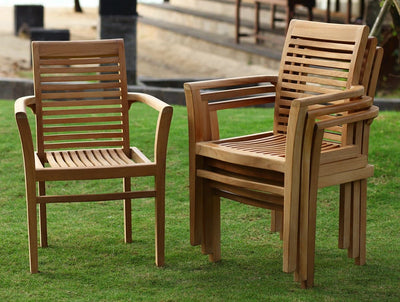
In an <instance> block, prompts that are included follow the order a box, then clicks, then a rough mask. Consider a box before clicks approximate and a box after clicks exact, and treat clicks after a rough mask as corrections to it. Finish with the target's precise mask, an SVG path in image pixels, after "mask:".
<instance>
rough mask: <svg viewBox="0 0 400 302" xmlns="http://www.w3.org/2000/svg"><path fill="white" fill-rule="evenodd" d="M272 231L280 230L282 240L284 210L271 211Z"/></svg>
mask: <svg viewBox="0 0 400 302" xmlns="http://www.w3.org/2000/svg"><path fill="white" fill-rule="evenodd" d="M271 232H273V233H275V232H279V237H280V239H281V240H282V235H283V212H282V211H276V210H272V211H271Z"/></svg>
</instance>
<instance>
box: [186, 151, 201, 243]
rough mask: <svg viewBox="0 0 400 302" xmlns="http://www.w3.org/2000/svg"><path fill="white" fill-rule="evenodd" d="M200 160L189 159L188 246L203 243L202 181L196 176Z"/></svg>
mask: <svg viewBox="0 0 400 302" xmlns="http://www.w3.org/2000/svg"><path fill="white" fill-rule="evenodd" d="M202 163H203V160H202V159H201V158H195V159H192V158H190V164H189V184H190V185H189V194H190V244H191V245H193V246H195V245H199V244H202V242H203V179H202V178H200V177H197V176H196V171H197V168H198V167H201V166H202Z"/></svg>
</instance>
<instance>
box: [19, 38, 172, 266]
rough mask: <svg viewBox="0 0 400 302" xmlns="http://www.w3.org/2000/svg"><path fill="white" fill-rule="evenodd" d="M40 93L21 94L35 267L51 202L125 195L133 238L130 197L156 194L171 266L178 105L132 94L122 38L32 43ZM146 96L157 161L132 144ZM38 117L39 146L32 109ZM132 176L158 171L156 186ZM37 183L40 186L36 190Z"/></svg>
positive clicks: (160, 243) (159, 243)
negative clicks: (171, 175) (171, 165)
mask: <svg viewBox="0 0 400 302" xmlns="http://www.w3.org/2000/svg"><path fill="white" fill-rule="evenodd" d="M32 53H33V72H34V85H35V88H34V89H35V95H34V96H27V97H22V98H20V99H18V100H17V101H16V103H15V117H16V121H17V125H18V129H19V134H20V138H21V143H22V152H23V158H24V167H25V183H26V203H27V212H28V235H29V255H30V270H31V272H32V273H37V272H38V238H37V205H39V213H40V216H39V217H40V243H41V246H42V247H46V246H47V245H48V243H47V224H46V205H47V204H51V203H64V202H88V201H103V200H119V199H122V200H124V212H125V216H124V218H125V241H126V242H131V241H132V221H131V210H132V209H131V199H134V198H149V197H151V198H152V197H154V198H155V208H156V214H155V215H156V219H155V221H156V222H155V225H156V227H155V234H156V236H155V237H156V239H155V245H156V264H157V265H158V266H162V265H163V264H164V237H165V236H164V232H165V231H164V229H165V226H164V225H165V218H164V217H165V214H164V212H165V167H166V152H167V141H168V133H169V127H170V122H171V118H172V107H171V106H169V105H167V104H166V103H163V102H162V101H160V100H158V99H156V98H154V97H152V96H149V95H146V94H141V93H128V91H127V79H126V69H125V51H124V44H123V40H121V39H115V40H102V41H67V42H33V43H32ZM136 102H140V103H144V104H146V105H148V106H149V107H151V108H153V109H155V110H157V111H158V112H159V114H158V122H157V126H156V127H157V129H156V135H155V141H154V160H150V159H149V158H148V157H147V156H146V155H145V154H143V153H142V151H140V150H139V149H138V148H137V147H132V146H131V145H130V137H129V126H130V125H129V109H130V107H131V106H132V104H134V103H136ZM28 108H30V109H32V111H33V113H34V114H35V118H36V146H37V150H36V151H35V149H34V144H33V132H32V131H31V126H30V124H29V119H28V114H27V109H28ZM133 177H141V178H143V177H152V178H153V179H154V188H151V189H148V190H142V191H135V190H132V188H131V179H132V178H133ZM111 178H119V179H121V180H122V183H123V184H121V185H122V186H121V191H120V192H107V193H97V194H78V195H47V194H46V184H47V183H49V182H52V181H72V180H78V181H79V180H95V179H111ZM36 185H38V188H37V189H36Z"/></svg>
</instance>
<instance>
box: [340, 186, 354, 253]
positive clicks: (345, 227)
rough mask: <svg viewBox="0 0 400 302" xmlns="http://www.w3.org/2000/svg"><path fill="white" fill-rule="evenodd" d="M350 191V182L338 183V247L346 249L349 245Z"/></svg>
mask: <svg viewBox="0 0 400 302" xmlns="http://www.w3.org/2000/svg"><path fill="white" fill-rule="evenodd" d="M351 192H352V186H351V183H346V184H343V185H340V205H339V243H338V246H339V248H340V249H348V248H349V247H350V235H351V231H350V220H351V194H352V193H351Z"/></svg>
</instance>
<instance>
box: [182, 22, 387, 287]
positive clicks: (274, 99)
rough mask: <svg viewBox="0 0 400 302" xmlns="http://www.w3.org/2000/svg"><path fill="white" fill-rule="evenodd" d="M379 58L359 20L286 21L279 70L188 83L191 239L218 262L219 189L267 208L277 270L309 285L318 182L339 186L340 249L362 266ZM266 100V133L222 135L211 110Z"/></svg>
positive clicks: (226, 195)
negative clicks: (277, 236) (278, 247)
mask: <svg viewBox="0 0 400 302" xmlns="http://www.w3.org/2000/svg"><path fill="white" fill-rule="evenodd" d="M381 58H382V50H381V49H379V48H377V47H376V40H374V39H368V28H367V27H366V26H360V25H338V24H328V23H319V22H310V21H300V20H292V21H291V23H290V25H289V28H288V31H287V36H286V41H285V44H284V48H283V51H282V59H281V65H280V70H279V74H278V76H250V77H239V78H231V79H219V80H209V81H199V82H192V83H186V84H185V94H186V103H187V110H188V122H189V165H190V167H189V169H190V171H189V182H190V235H191V244H192V245H201V246H202V251H203V253H205V254H208V255H209V258H210V260H211V261H218V260H220V258H221V247H220V245H221V244H220V237H221V234H220V198H221V197H223V198H227V199H230V200H234V201H238V202H241V203H243V204H247V205H251V206H256V207H260V208H265V209H270V210H272V220H271V224H272V230H273V231H281V233H282V236H281V238H282V240H283V271H284V272H294V274H295V280H297V281H299V282H301V284H302V287H303V288H307V287H312V286H313V284H314V249H315V225H316V204H317V203H316V200H317V190H318V188H321V187H326V186H331V185H337V184H339V185H340V186H341V200H340V204H341V206H340V207H341V210H340V227H339V229H340V236H339V240H340V243H339V247H341V248H348V249H349V256H351V257H353V258H356V263H358V264H363V263H364V262H365V224H366V214H365V211H366V179H367V178H368V177H370V176H372V175H373V166H371V165H369V164H368V136H369V126H370V124H371V122H372V120H373V119H374V118H375V117H376V116H377V115H378V108H377V107H375V106H373V105H372V102H373V94H374V92H375V86H376V81H377V74H378V73H379V68H380V62H381ZM268 103H274V106H275V107H274V108H275V110H274V125H273V129H272V131H265V132H261V133H256V134H249V135H245V136H239V137H231V138H220V135H219V125H218V111H220V110H224V109H233V108H239V107H246V106H256V105H265V104H268Z"/></svg>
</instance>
